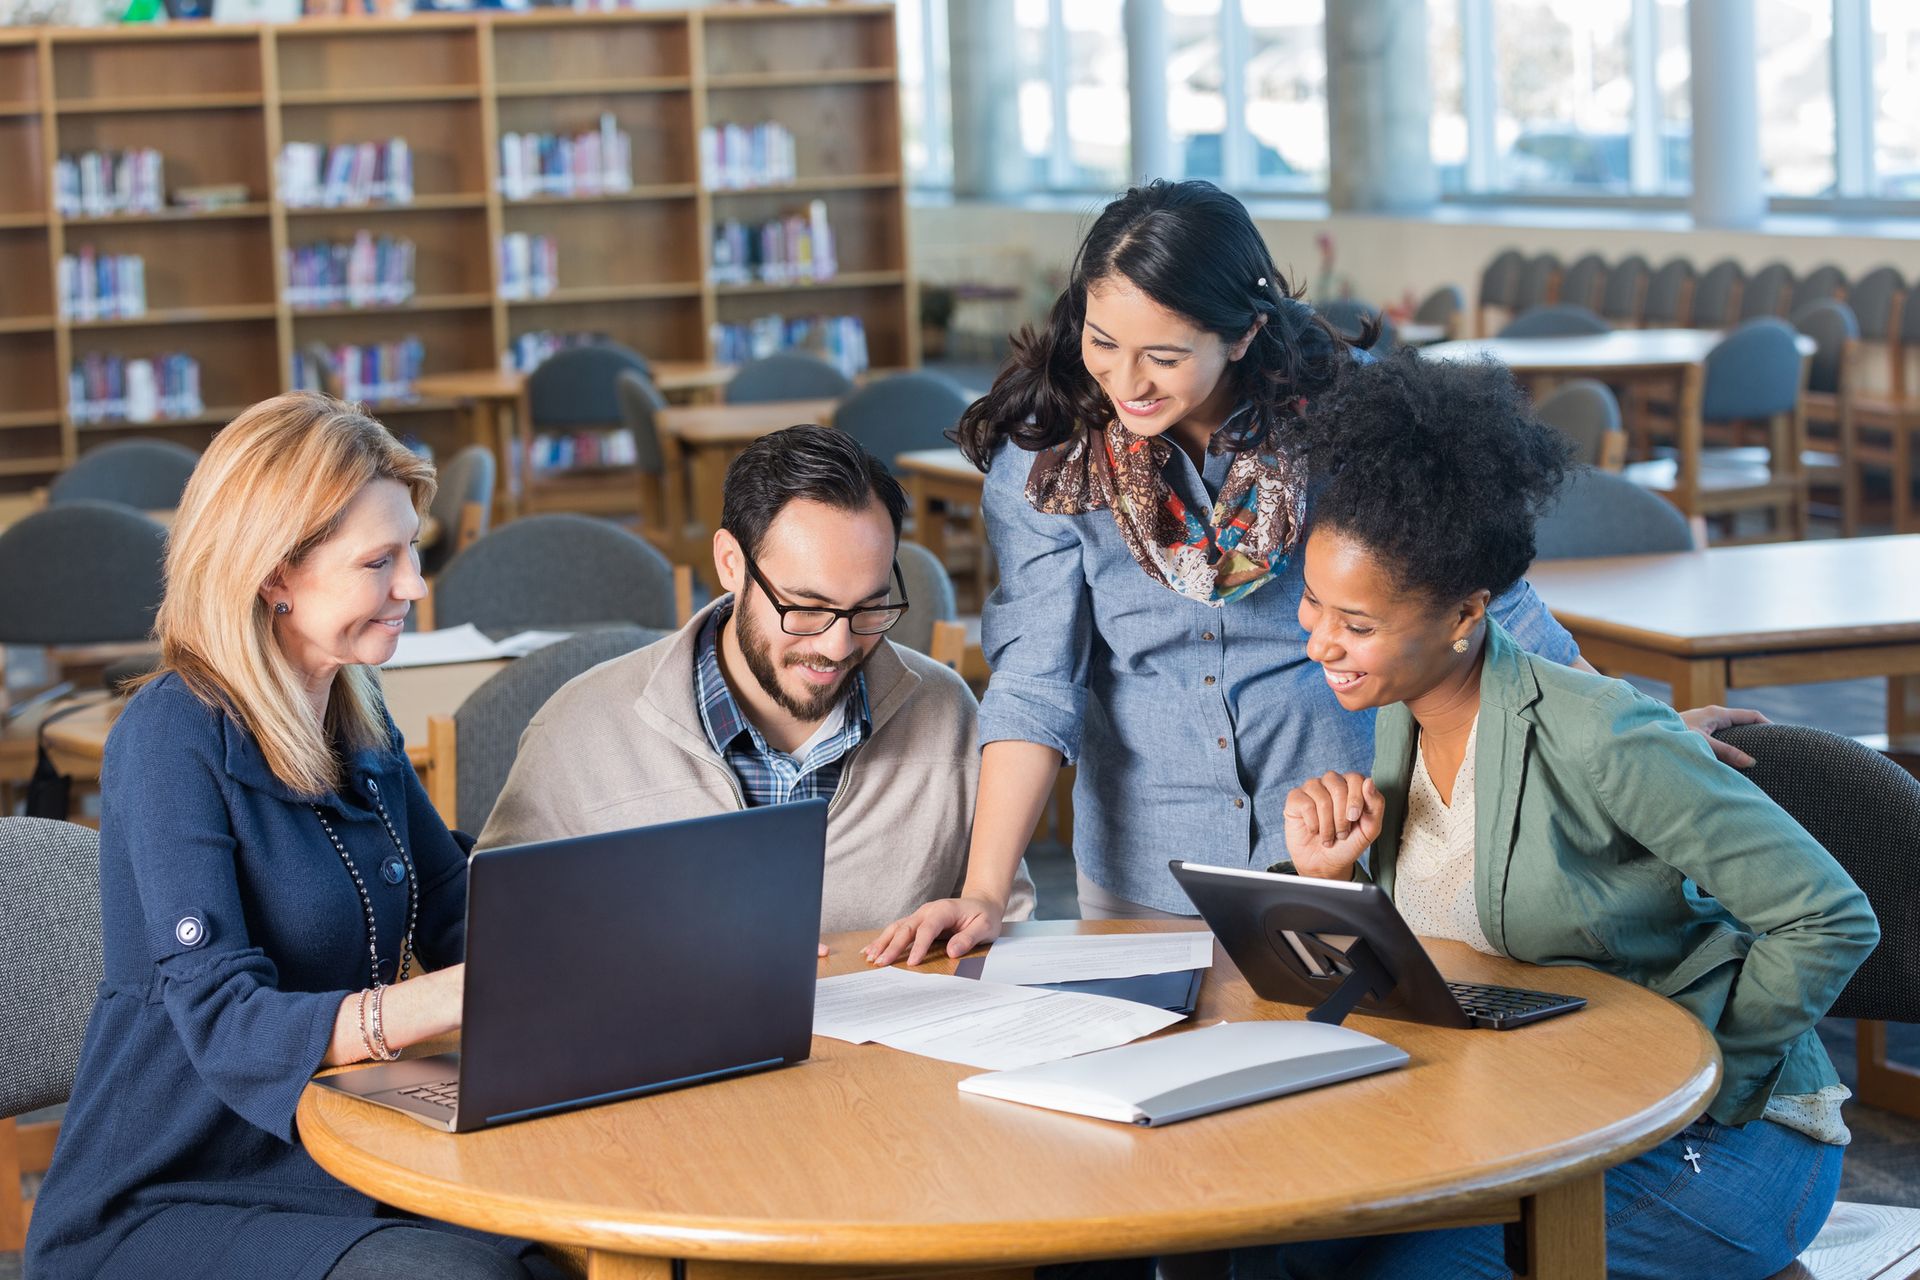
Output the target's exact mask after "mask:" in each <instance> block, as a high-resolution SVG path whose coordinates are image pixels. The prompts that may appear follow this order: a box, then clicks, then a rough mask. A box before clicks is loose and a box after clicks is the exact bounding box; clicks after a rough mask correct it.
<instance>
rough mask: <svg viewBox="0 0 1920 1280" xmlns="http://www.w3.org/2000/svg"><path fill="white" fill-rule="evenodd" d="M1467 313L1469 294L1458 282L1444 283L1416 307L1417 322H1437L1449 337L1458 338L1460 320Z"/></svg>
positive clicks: (1414, 317)
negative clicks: (1462, 289)
mask: <svg viewBox="0 0 1920 1280" xmlns="http://www.w3.org/2000/svg"><path fill="white" fill-rule="evenodd" d="M1466 313H1467V295H1466V294H1464V293H1462V292H1460V286H1459V285H1457V284H1443V285H1441V286H1440V287H1439V288H1438V289H1435V290H1434V291H1433V292H1432V293H1429V294H1428V295H1427V296H1426V297H1424V298H1422V299H1420V305H1419V306H1418V307H1416V308H1414V312H1413V322H1414V323H1415V324H1437V325H1440V326H1441V327H1443V328H1444V329H1445V330H1446V331H1447V333H1446V336H1447V337H1448V338H1450V339H1451V338H1458V337H1460V336H1462V335H1461V333H1460V321H1461V319H1462V318H1463V317H1464V316H1465V315H1466Z"/></svg>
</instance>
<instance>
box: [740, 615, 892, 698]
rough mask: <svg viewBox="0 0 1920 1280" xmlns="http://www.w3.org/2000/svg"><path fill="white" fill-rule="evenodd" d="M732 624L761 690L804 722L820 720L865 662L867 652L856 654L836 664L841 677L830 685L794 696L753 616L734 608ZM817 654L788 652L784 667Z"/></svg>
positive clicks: (814, 659) (812, 659)
mask: <svg viewBox="0 0 1920 1280" xmlns="http://www.w3.org/2000/svg"><path fill="white" fill-rule="evenodd" d="M733 625H734V626H735V627H737V628H739V632H738V638H739V641H740V653H741V655H742V656H743V657H745V658H746V660H747V670H749V671H751V672H752V673H753V678H754V680H755V681H756V682H758V683H759V685H760V689H761V692H763V693H765V694H766V695H767V696H768V697H769V698H772V699H773V700H774V701H775V702H776V703H778V704H779V705H780V708H781V710H783V711H785V712H786V713H787V714H788V715H790V716H793V717H794V718H795V719H798V720H804V721H813V720H819V719H821V718H822V717H824V716H825V715H826V714H827V712H829V711H831V710H833V704H834V703H836V702H838V701H840V699H841V698H842V697H843V696H844V695H845V694H846V691H847V681H849V680H851V679H853V675H854V672H856V671H858V670H859V669H860V668H861V667H863V666H865V665H866V661H867V655H866V654H856V655H854V656H852V657H849V658H846V659H845V660H844V661H842V662H841V663H840V664H839V670H840V678H839V679H838V680H836V681H834V682H833V683H832V684H830V685H825V686H822V687H821V688H819V689H816V690H814V691H813V692H811V693H809V694H808V695H807V696H806V697H804V698H796V697H794V696H793V694H791V693H789V692H788V691H787V687H786V685H784V684H783V683H781V680H780V666H779V665H776V664H775V662H774V658H773V650H772V648H771V647H770V646H769V645H768V644H767V641H766V637H764V636H763V635H761V634H760V628H759V627H758V625H757V624H756V623H755V621H754V618H753V615H752V614H751V613H750V612H748V611H747V610H745V609H742V608H735V609H734V611H733ZM820 660H821V659H820V655H818V654H790V655H788V657H787V659H786V661H785V663H784V664H782V665H785V666H790V667H797V666H801V665H802V664H809V665H810V664H811V663H813V662H819V661H820Z"/></svg>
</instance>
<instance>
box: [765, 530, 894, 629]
mask: <svg viewBox="0 0 1920 1280" xmlns="http://www.w3.org/2000/svg"><path fill="white" fill-rule="evenodd" d="M740 558H741V559H742V560H744V561H746V565H747V573H748V575H749V576H751V577H752V578H753V580H754V582H756V583H757V584H759V587H760V590H762V591H764V592H766V595H767V603H768V604H770V605H772V606H773V608H774V612H776V613H778V614H779V615H780V629H781V630H782V631H784V632H786V633H787V634H788V635H790V636H817V635H823V634H825V633H826V632H827V631H830V630H832V628H833V624H834V623H836V622H838V621H840V619H842V618H845V619H846V620H847V626H848V628H849V629H851V630H852V632H853V634H855V635H857V636H877V635H880V634H882V633H883V632H887V631H891V630H892V629H893V624H894V623H896V622H898V621H900V618H901V615H903V614H905V613H906V611H907V605H908V601H907V582H906V579H904V578H902V577H901V576H900V562H899V561H898V560H895V561H894V562H893V581H894V584H895V585H896V586H898V587H899V588H900V598H899V599H898V600H889V601H888V602H887V603H886V604H881V605H872V604H869V605H862V606H861V607H859V608H858V609H829V608H827V607H826V606H825V605H817V604H781V603H780V600H779V597H778V596H776V595H774V592H773V586H772V584H771V583H769V582H768V581H767V580H766V578H765V577H764V576H762V574H761V573H760V569H759V566H757V565H756V564H754V562H753V557H752V556H750V555H748V554H747V553H746V552H745V551H744V550H742V551H741V553H740Z"/></svg>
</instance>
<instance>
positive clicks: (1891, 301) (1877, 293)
mask: <svg viewBox="0 0 1920 1280" xmlns="http://www.w3.org/2000/svg"><path fill="white" fill-rule="evenodd" d="M1906 291H1907V282H1906V281H1905V280H1904V279H1903V278H1902V277H1901V275H1900V272H1899V271H1898V270H1897V269H1895V268H1893V267H1875V268H1874V269H1873V270H1872V271H1869V272H1867V274H1866V275H1864V276H1861V277H1860V278H1859V279H1858V280H1856V281H1854V283H1853V287H1852V288H1850V289H1848V290H1847V305H1848V306H1849V307H1852V308H1853V318H1854V319H1855V320H1857V321H1859V323H1860V340H1861V341H1862V342H1885V341H1886V340H1887V338H1888V337H1889V336H1890V335H1891V334H1892V333H1893V318H1894V313H1895V310H1896V309H1897V307H1898V305H1899V303H1900V301H1901V299H1902V297H1903V296H1904V295H1905V294H1906Z"/></svg>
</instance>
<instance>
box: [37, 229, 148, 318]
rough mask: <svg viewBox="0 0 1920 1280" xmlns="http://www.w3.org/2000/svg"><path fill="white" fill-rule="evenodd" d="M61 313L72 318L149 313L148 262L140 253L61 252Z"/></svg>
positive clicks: (87, 248) (89, 247)
mask: <svg viewBox="0 0 1920 1280" xmlns="http://www.w3.org/2000/svg"><path fill="white" fill-rule="evenodd" d="M58 290H59V294H60V314H61V315H62V316H64V317H65V318H67V319H69V320H79V321H83V322H84V321H88V320H124V319H131V318H133V317H135V316H143V315H145V314H146V313H147V263H146V259H144V258H142V257H140V256H139V255H138V254H130V253H95V252H94V250H93V246H92V245H83V246H82V247H81V249H80V251H79V252H78V253H68V254H62V255H61V257H60V274H59V281H58Z"/></svg>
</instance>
